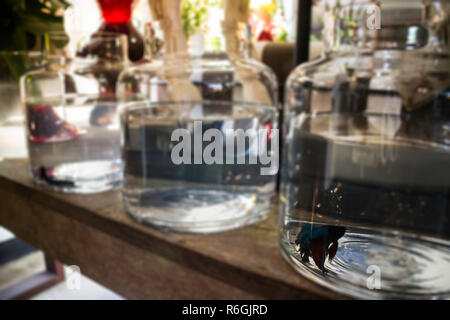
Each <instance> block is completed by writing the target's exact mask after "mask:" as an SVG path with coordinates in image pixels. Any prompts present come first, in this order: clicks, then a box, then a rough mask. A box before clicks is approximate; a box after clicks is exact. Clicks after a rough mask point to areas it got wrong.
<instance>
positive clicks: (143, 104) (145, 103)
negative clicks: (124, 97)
mask: <svg viewBox="0 0 450 320" xmlns="http://www.w3.org/2000/svg"><path fill="white" fill-rule="evenodd" d="M198 104H214V105H216V106H240V107H244V108H256V109H260V110H263V111H265V112H267V111H274V112H275V113H277V111H278V108H277V107H276V106H274V105H267V104H261V103H257V102H246V101H216V100H181V101H161V102H156V101H150V100H141V101H132V102H122V103H120V107H121V109H122V112H129V111H134V110H138V109H141V108H148V109H152V108H156V107H159V106H169V105H198Z"/></svg>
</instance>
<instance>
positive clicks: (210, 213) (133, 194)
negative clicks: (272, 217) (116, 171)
mask: <svg viewBox="0 0 450 320" xmlns="http://www.w3.org/2000/svg"><path fill="white" fill-rule="evenodd" d="M121 123H122V130H121V132H122V142H121V143H122V159H123V164H124V188H123V191H122V198H123V202H124V206H125V209H126V210H127V212H129V213H130V214H131V215H132V216H133V217H134V218H135V219H136V220H137V221H139V222H142V223H145V224H149V225H152V226H155V227H157V228H159V229H162V230H166V231H176V232H186V233H213V232H221V231H226V230H230V229H235V228H239V227H242V226H246V225H249V224H252V223H255V222H258V221H260V220H262V219H264V218H265V217H266V216H267V214H268V212H269V209H270V204H271V198H272V196H273V191H274V188H275V177H276V173H277V171H278V157H277V152H278V144H277V141H275V140H276V138H278V137H277V136H275V135H274V134H273V132H276V129H277V110H276V109H275V108H274V107H271V106H264V105H259V104H251V103H238V102H222V101H206V100H205V101H197V102H153V103H152V102H148V101H141V102H133V103H129V104H127V105H125V106H124V108H123V111H122V114H121Z"/></svg>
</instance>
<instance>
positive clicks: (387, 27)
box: [323, 0, 450, 53]
mask: <svg viewBox="0 0 450 320" xmlns="http://www.w3.org/2000/svg"><path fill="white" fill-rule="evenodd" d="M449 2H450V1H448V0H387V1H383V2H382V3H380V2H379V1H375V0H368V1H356V2H354V3H353V4H350V5H344V6H341V7H340V6H336V7H331V8H327V10H326V12H325V28H324V33H323V34H324V39H323V40H324V43H325V50H326V51H331V52H340V53H342V52H346V51H352V52H355V51H357V52H358V51H360V52H361V51H377V50H413V49H420V48H423V47H429V46H433V47H435V48H437V47H440V48H441V49H445V50H447V49H448V45H449V39H448V37H449V36H448V32H449V31H450V30H449V27H448V25H449V21H448V16H449V13H448V10H449Z"/></svg>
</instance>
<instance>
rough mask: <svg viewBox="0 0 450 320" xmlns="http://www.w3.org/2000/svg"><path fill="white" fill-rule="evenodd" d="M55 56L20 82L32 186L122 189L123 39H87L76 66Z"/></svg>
mask: <svg viewBox="0 0 450 320" xmlns="http://www.w3.org/2000/svg"><path fill="white" fill-rule="evenodd" d="M56 60H57V59H56V58H55V56H52V58H51V61H50V62H49V63H48V64H47V65H46V67H45V68H43V69H40V70H36V71H32V72H28V73H26V74H25V75H24V76H23V77H22V78H21V95H22V101H23V104H24V106H25V112H26V124H25V126H26V136H27V144H28V152H29V159H30V168H31V173H32V176H33V180H34V182H35V183H36V184H37V185H38V186H41V187H43V188H46V189H50V190H55V191H63V192H73V193H91V192H100V191H105V190H109V189H113V188H116V187H119V186H120V185H121V177H122V170H121V164H120V145H119V139H120V133H119V129H120V125H119V117H118V113H117V107H118V103H117V100H116V93H115V89H116V82H117V77H118V76H119V73H120V72H121V70H122V69H123V68H124V67H125V65H126V63H127V40H126V36H124V35H117V34H111V33H102V34H96V35H95V36H92V37H89V38H86V39H84V40H83V41H82V42H81V44H80V49H79V50H78V51H77V56H76V58H75V59H74V60H72V61H70V60H66V59H65V58H64V56H60V61H59V63H57V62H56Z"/></svg>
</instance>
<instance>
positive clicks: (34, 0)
mask: <svg viewBox="0 0 450 320" xmlns="http://www.w3.org/2000/svg"><path fill="white" fill-rule="evenodd" d="M69 6H70V4H69V3H68V2H67V1H65V0H0V57H1V58H2V59H3V60H4V61H5V63H6V64H7V65H8V67H9V69H10V71H11V72H12V73H13V75H14V76H15V77H16V78H19V77H20V76H21V75H22V74H23V73H24V72H25V71H26V65H27V61H26V60H25V59H26V58H27V57H26V55H11V54H8V52H11V51H30V50H32V49H33V48H34V47H35V45H36V43H37V39H38V38H41V37H43V36H45V35H48V34H49V33H53V32H60V33H63V32H64V25H63V13H64V10H65V9H66V8H67V7H69ZM47 39H48V36H47ZM67 41H68V37H67ZM67 41H65V42H64V43H63V42H61V41H59V43H55V44H53V45H55V46H57V47H61V46H64V45H65V44H66V43H67ZM43 42H45V41H43ZM47 45H48V43H47Z"/></svg>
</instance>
